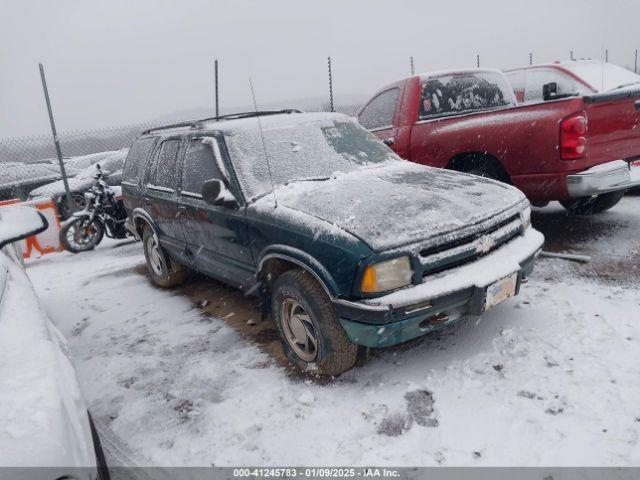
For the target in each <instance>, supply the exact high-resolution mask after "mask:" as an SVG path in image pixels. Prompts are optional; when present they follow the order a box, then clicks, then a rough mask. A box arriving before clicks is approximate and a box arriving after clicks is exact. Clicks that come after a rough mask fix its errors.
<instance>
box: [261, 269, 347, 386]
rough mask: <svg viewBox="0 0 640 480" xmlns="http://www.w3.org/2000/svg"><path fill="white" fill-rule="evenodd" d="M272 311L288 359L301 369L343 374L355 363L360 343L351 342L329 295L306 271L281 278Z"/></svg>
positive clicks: (272, 296) (276, 284) (297, 270)
mask: <svg viewBox="0 0 640 480" xmlns="http://www.w3.org/2000/svg"><path fill="white" fill-rule="evenodd" d="M271 314H272V316H273V319H274V321H275V323H276V325H277V327H278V333H279V334H280V340H281V341H282V346H283V348H284V352H285V354H286V355H287V358H288V359H289V361H290V362H291V363H292V364H294V365H296V366H297V367H298V368H300V369H301V370H304V371H315V372H316V373H319V374H321V375H339V374H341V373H343V372H345V371H347V370H349V369H350V368H351V367H353V365H354V364H355V362H356V354H357V352H358V346H357V345H356V344H355V343H351V342H350V341H349V338H348V337H347V333H346V332H345V331H344V329H343V328H342V325H340V322H339V321H338V317H337V316H336V313H335V311H334V309H333V306H332V305H331V302H330V300H329V297H328V295H327V294H326V293H325V291H324V290H323V289H322V287H321V286H320V285H319V284H318V282H317V281H316V280H315V279H314V278H313V277H312V276H311V275H310V274H309V273H308V272H306V271H305V270H301V269H295V270H288V271H286V272H284V273H283V274H282V275H280V276H279V277H278V279H277V280H276V282H275V284H274V286H273V290H272V294H271Z"/></svg>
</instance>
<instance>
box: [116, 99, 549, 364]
mask: <svg viewBox="0 0 640 480" xmlns="http://www.w3.org/2000/svg"><path fill="white" fill-rule="evenodd" d="M122 187H123V195H124V202H125V207H126V209H127V211H128V214H129V222H130V228H131V229H132V230H134V231H135V233H136V234H137V235H138V236H139V237H141V238H142V240H143V247H144V252H145V255H146V259H147V267H148V271H149V275H150V276H151V278H152V279H153V281H154V282H155V283H156V284H158V285H160V286H171V285H174V284H176V283H179V282H181V281H182V280H183V279H184V278H185V275H186V271H187V270H186V269H194V270H198V271H200V272H203V273H205V274H207V275H209V276H212V277H215V278H217V279H219V280H222V281H224V282H226V283H229V284H231V285H234V286H236V287H239V288H241V289H243V290H245V291H248V292H253V293H256V294H258V295H260V296H261V297H262V299H263V305H270V310H271V314H272V317H273V319H274V320H275V323H276V324H277V327H278V330H279V333H280V336H281V339H282V344H283V346H284V350H285V352H286V354H287V357H288V358H289V360H290V361H291V362H292V363H294V364H296V365H298V366H299V367H301V368H305V369H306V368H312V369H315V370H316V371H317V372H319V373H321V374H331V375H335V374H339V373H341V372H343V371H345V370H347V369H349V368H351V366H353V364H354V362H355V359H356V351H357V346H358V345H364V346H367V347H382V346H387V345H393V344H396V343H399V342H403V341H405V340H408V339H411V338H414V337H417V336H419V335H423V334H425V333H427V332H430V331H433V330H436V329H438V328H441V327H442V326H443V325H446V324H448V323H450V322H452V321H454V320H456V319H458V318H461V317H464V316H468V315H479V314H481V313H482V312H483V311H485V310H486V309H488V308H491V307H493V306H494V305H496V304H497V303H499V302H501V301H503V300H505V299H507V298H508V297H510V296H512V295H515V294H517V292H518V290H519V287H520V284H521V282H522V280H523V279H524V278H526V277H527V276H528V275H529V274H530V273H531V271H532V269H533V264H534V260H535V258H536V256H537V254H538V252H539V251H540V248H541V246H542V243H543V236H542V234H540V233H539V232H538V231H536V230H534V229H533V228H531V225H530V207H529V202H528V201H527V200H526V198H525V197H524V195H523V194H522V193H520V192H519V191H518V190H516V189H515V188H513V187H510V186H508V185H505V184H502V183H499V182H496V181H493V180H490V179H486V178H481V177H477V176H473V175H469V174H464V173H458V172H452V171H445V170H439V169H434V168H430V167H425V166H422V165H416V164H413V163H410V162H405V161H403V160H401V159H400V158H399V157H397V156H396V155H395V154H394V153H393V152H392V151H391V150H390V149H389V148H388V147H387V146H386V145H384V144H383V143H382V142H380V141H379V140H378V139H376V138H375V137H374V136H373V135H372V134H370V133H369V132H367V131H366V130H365V129H364V128H362V127H361V126H360V125H359V124H358V123H357V122H356V121H355V120H353V119H351V118H350V117H347V116H345V115H340V114H332V113H314V114H302V113H297V112H294V111H286V112H261V113H260V114H255V113H253V114H238V115H235V116H227V117H224V118H222V117H221V118H217V119H206V120H201V121H195V122H183V123H180V124H174V125H169V126H166V127H163V128H158V129H154V130H148V131H146V132H144V133H143V135H142V136H141V137H140V138H139V139H138V140H136V141H135V142H134V144H133V145H132V147H131V149H130V151H129V155H128V157H127V159H126V162H125V166H124V171H123V181H122ZM185 268H186V269H185Z"/></svg>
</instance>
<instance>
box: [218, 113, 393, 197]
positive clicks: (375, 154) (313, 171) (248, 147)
mask: <svg viewBox="0 0 640 480" xmlns="http://www.w3.org/2000/svg"><path fill="white" fill-rule="evenodd" d="M263 134H264V142H265V148H266V150H267V155H268V156H269V162H270V164H271V173H272V175H273V183H274V185H284V184H286V183H290V182H295V181H301V180H322V179H326V178H329V177H331V175H333V174H334V173H336V172H350V171H353V170H355V169H357V168H359V167H361V166H363V165H367V164H376V163H381V162H384V161H387V160H399V158H398V157H397V156H396V155H395V153H393V152H392V151H391V150H390V149H389V148H388V147H387V146H386V145H384V144H383V143H382V142H380V141H379V140H378V139H377V138H376V137H375V136H373V135H372V134H371V133H369V132H368V131H367V130H365V129H364V128H362V127H361V126H360V125H358V124H357V123H355V122H353V121H350V120H343V121H332V120H325V121H316V122H307V123H299V124H292V125H287V126H283V127H277V128H265V129H264V131H263ZM225 140H226V144H227V148H228V150H229V154H230V156H231V161H232V163H233V165H234V167H235V169H236V171H237V173H238V177H239V179H240V184H241V185H242V188H243V190H244V192H245V194H246V197H247V199H249V200H251V199H255V198H256V197H259V196H261V195H264V194H266V193H269V192H271V181H270V180H269V171H268V167H267V162H266V159H265V156H264V149H263V146H262V141H261V139H260V132H259V131H258V130H257V128H256V129H255V130H241V131H239V132H234V133H232V134H226V135H225Z"/></svg>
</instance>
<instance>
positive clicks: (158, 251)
mask: <svg viewBox="0 0 640 480" xmlns="http://www.w3.org/2000/svg"><path fill="white" fill-rule="evenodd" d="M142 249H143V250H144V258H145V259H146V261H147V272H149V276H150V277H151V280H153V283H155V284H156V285H158V286H159V287H163V288H167V287H174V286H176V285H181V284H183V283H184V281H185V280H186V279H187V275H188V271H187V269H186V268H185V267H183V266H182V265H179V264H177V263H176V262H174V261H173V260H171V258H169V255H167V254H166V252H165V251H164V249H163V248H162V246H161V245H160V244H159V242H158V238H157V237H156V235H155V233H154V232H153V230H151V227H149V226H148V225H145V227H144V230H143V231H142Z"/></svg>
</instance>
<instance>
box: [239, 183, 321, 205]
mask: <svg viewBox="0 0 640 480" xmlns="http://www.w3.org/2000/svg"><path fill="white" fill-rule="evenodd" d="M330 178H333V177H309V178H297V179H295V180H289V181H288V182H285V183H284V186H287V185H289V184H291V183H296V182H323V181H325V180H329V179H330ZM271 193H273V192H272V191H271V190H269V191H268V192H264V193H261V194H260V195H256V196H255V197H252V198H251V199H250V200H249V201H248V202H247V204H251V203H254V202H256V201H258V200H260V199H261V198H262V197H266V196H267V195H269V194H271Z"/></svg>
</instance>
